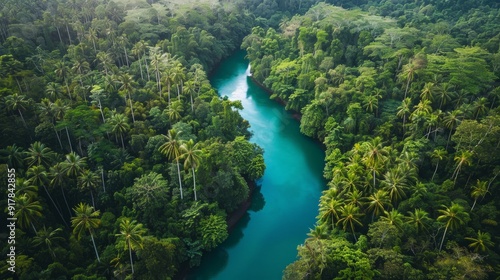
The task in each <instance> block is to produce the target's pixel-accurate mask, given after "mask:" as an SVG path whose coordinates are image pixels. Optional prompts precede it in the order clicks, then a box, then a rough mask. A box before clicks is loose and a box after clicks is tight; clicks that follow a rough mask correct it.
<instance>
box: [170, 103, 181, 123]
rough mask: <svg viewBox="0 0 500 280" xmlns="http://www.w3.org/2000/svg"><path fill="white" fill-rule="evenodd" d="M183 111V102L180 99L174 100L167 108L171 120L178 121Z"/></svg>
mask: <svg viewBox="0 0 500 280" xmlns="http://www.w3.org/2000/svg"><path fill="white" fill-rule="evenodd" d="M181 112H182V102H181V101H179V100H176V101H174V102H172V103H171V104H170V106H169V107H168V110H167V115H168V118H169V120H170V121H171V122H176V121H177V120H179V119H180V118H181V117H182V116H181Z"/></svg>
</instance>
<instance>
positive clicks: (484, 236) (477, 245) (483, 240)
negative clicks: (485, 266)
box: [465, 230, 495, 253]
mask: <svg viewBox="0 0 500 280" xmlns="http://www.w3.org/2000/svg"><path fill="white" fill-rule="evenodd" d="M465 240H468V241H471V243H470V244H469V247H470V248H471V249H473V250H474V252H476V253H477V252H486V251H488V250H489V248H490V247H493V246H494V245H495V244H494V243H493V242H492V241H491V235H490V234H489V233H487V232H481V231H480V230H479V231H478V232H477V237H475V238H474V237H466V238H465Z"/></svg>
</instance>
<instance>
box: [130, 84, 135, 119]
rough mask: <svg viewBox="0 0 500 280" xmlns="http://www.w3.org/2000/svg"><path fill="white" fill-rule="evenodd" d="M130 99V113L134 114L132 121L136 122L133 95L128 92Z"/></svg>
mask: <svg viewBox="0 0 500 280" xmlns="http://www.w3.org/2000/svg"><path fill="white" fill-rule="evenodd" d="M128 101H129V102H130V113H131V114H132V122H133V123H135V115H134V107H133V106H132V97H131V96H130V92H129V93H128Z"/></svg>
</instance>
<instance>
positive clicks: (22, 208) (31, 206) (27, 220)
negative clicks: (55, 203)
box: [14, 194, 42, 233]
mask: <svg viewBox="0 0 500 280" xmlns="http://www.w3.org/2000/svg"><path fill="white" fill-rule="evenodd" d="M37 217H42V204H40V202H39V201H38V200H33V197H29V196H28V195H27V194H23V195H21V196H18V197H16V212H15V214H14V218H17V222H18V223H19V226H21V228H28V227H29V226H30V225H31V227H32V228H33V231H34V232H35V233H36V228H35V225H34V224H33V221H34V220H36V218H37Z"/></svg>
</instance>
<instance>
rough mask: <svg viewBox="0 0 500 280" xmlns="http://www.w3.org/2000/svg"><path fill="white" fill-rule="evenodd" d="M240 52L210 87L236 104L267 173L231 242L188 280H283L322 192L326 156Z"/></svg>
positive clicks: (206, 258)
mask: <svg viewBox="0 0 500 280" xmlns="http://www.w3.org/2000/svg"><path fill="white" fill-rule="evenodd" d="M244 56H245V53H244V52H236V53H235V54H234V55H232V56H231V57H229V58H228V59H226V60H225V61H224V62H223V63H222V64H221V65H220V66H219V67H218V68H217V69H216V71H215V72H214V74H213V75H212V77H211V78H210V81H211V83H212V85H213V86H214V87H215V88H216V89H217V90H218V92H219V94H220V95H221V96H227V97H228V98H229V99H230V100H240V101H241V102H242V104H243V107H244V109H243V110H242V111H241V112H240V113H241V115H242V116H243V118H245V119H246V120H248V121H249V123H250V125H251V128H250V130H251V131H252V133H253V136H252V138H251V141H252V142H254V143H257V144H258V145H259V146H261V147H262V148H264V160H265V163H266V166H267V168H266V171H265V174H264V176H263V178H261V179H260V180H259V181H258V182H257V184H258V186H260V188H259V189H257V190H256V192H255V193H254V196H253V199H252V206H251V208H250V209H249V211H248V213H247V214H245V216H244V217H243V218H242V219H241V220H240V221H239V222H238V224H237V225H236V226H235V227H234V229H233V230H232V231H231V233H230V235H229V238H228V239H227V240H226V241H225V242H224V243H223V244H222V245H220V246H219V247H218V248H216V249H214V250H213V251H212V252H210V253H208V254H206V255H205V256H204V257H203V259H202V261H201V266H200V267H199V268H196V269H193V270H192V272H191V274H190V275H189V276H188V279H192V280H194V279H196V280H205V279H221V280H232V279H235V280H256V279H259V280H260V279H262V280H267V279H281V276H282V272H283V270H284V269H285V267H286V266H287V265H288V264H290V263H291V262H293V261H294V260H295V259H296V256H297V250H296V249H297V245H299V244H302V242H303V241H304V239H305V238H306V237H307V236H306V234H307V233H308V232H309V228H313V227H314V222H315V216H316V215H317V211H318V210H317V209H318V200H319V197H320V195H321V191H322V189H323V186H324V185H325V182H324V180H323V179H322V170H323V160H324V156H325V155H324V152H323V151H322V149H321V147H320V146H319V145H318V143H316V142H314V141H313V140H312V139H310V138H308V137H306V136H304V135H302V134H300V131H299V123H298V121H296V120H294V119H293V118H292V117H291V114H290V113H288V112H286V111H285V110H284V108H283V106H281V105H279V104H278V103H277V102H275V101H272V100H269V95H268V94H267V93H266V92H264V91H263V90H262V89H261V88H259V87H258V86H257V85H256V84H254V83H253V82H252V81H251V79H250V78H249V77H248V75H249V67H248V61H246V60H245V59H244Z"/></svg>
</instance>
